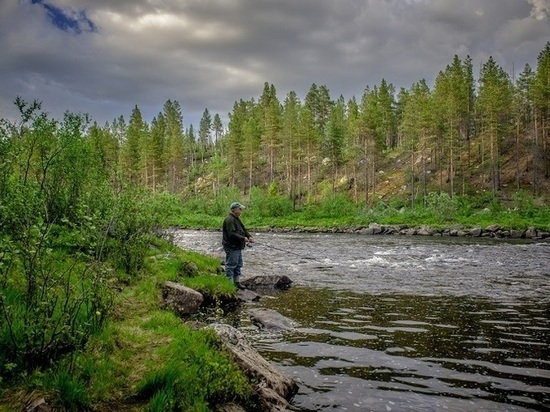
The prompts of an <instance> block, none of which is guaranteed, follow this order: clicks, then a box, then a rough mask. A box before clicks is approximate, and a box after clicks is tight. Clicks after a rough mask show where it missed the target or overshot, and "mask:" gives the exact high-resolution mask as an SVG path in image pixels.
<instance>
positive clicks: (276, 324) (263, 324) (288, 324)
mask: <svg viewBox="0 0 550 412" xmlns="http://www.w3.org/2000/svg"><path fill="white" fill-rule="evenodd" d="M246 313H248V315H249V316H250V320H251V321H252V323H253V324H255V325H257V326H259V327H260V328H264V329H267V330H271V331H277V332H282V331H288V330H292V329H294V327H295V323H294V321H292V320H291V319H289V318H287V317H286V316H283V315H281V314H280V313H279V312H277V311H276V310H273V309H267V308H255V309H249V310H248V311H247V312H246Z"/></svg>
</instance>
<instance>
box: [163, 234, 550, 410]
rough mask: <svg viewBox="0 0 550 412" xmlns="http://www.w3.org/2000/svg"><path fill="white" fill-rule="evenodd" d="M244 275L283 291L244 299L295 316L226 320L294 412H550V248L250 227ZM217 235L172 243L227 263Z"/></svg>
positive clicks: (521, 242) (239, 314)
mask: <svg viewBox="0 0 550 412" xmlns="http://www.w3.org/2000/svg"><path fill="white" fill-rule="evenodd" d="M254 237H255V239H256V243H255V244H254V246H253V247H251V248H247V249H246V250H245V251H244V262H245V266H244V269H243V278H246V277H249V276H255V275H262V274H279V275H286V276H288V277H289V278H290V279H292V281H293V284H292V286H291V288H290V289H288V290H286V291H284V292H280V293H277V294H276V295H275V296H269V297H265V298H263V299H261V300H260V302H258V303H255V304H250V305H253V306H255V307H266V308H270V309H275V310H277V311H278V312H279V313H281V314H283V315H284V316H287V317H288V318H290V319H292V320H293V321H294V322H295V323H296V325H297V327H296V329H295V330H293V331H292V332H286V333H269V332H266V331H263V330H259V329H258V328H257V327H256V326H254V325H253V324H252V323H251V322H250V320H249V319H248V317H247V316H246V309H247V306H246V305H245V306H244V307H243V308H241V310H240V311H238V312H237V313H236V314H235V316H236V320H233V321H232V322H233V323H234V324H235V325H236V326H238V327H239V328H240V330H241V331H243V332H244V333H245V334H246V335H247V336H248V337H249V339H250V342H251V344H252V345H253V346H254V347H255V348H256V349H257V350H258V351H259V352H260V353H261V354H262V356H264V357H265V358H266V359H268V360H269V361H270V362H272V363H273V364H274V365H275V366H276V367H277V368H278V369H280V370H281V371H282V372H283V373H285V374H286V375H288V376H292V377H293V378H294V379H295V380H296V381H297V383H298V385H299V388H300V389H299V392H298V393H297V394H296V396H295V397H294V398H293V399H292V402H291V403H292V405H293V407H294V408H296V410H299V411H385V412H388V411H457V412H458V411H533V410H539V411H541V410H549V409H550V243H549V242H548V241H536V240H535V241H531V240H514V241H512V240H502V239H498V240H497V239H489V238H456V237H453V238H451V237H424V236H422V237H420V236H398V235H392V236H384V235H378V236H369V235H360V234H326V233H320V234H311V233H271V232H270V233H254ZM220 238H221V234H220V232H215V231H193V230H177V231H175V232H174V240H175V243H176V244H178V245H179V246H181V247H183V248H186V249H190V250H195V251H198V252H202V253H205V254H210V255H213V256H219V257H222V256H223V251H222V249H221V246H220Z"/></svg>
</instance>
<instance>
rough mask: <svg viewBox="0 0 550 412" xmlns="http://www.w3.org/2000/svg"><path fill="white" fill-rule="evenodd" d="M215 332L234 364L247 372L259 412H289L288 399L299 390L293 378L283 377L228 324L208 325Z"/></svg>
mask: <svg viewBox="0 0 550 412" xmlns="http://www.w3.org/2000/svg"><path fill="white" fill-rule="evenodd" d="M207 328H211V329H213V330H214V331H215V332H216V334H217V335H218V337H219V339H220V340H221V341H222V342H223V344H224V346H225V347H226V348H227V349H228V350H229V352H230V353H231V356H232V358H233V360H234V361H235V363H236V364H237V365H239V367H240V368H241V369H242V370H243V371H244V372H245V374H246V375H247V376H248V377H249V379H250V381H251V383H252V384H253V388H254V391H255V393H256V395H257V397H258V410H261V411H265V412H281V411H288V410H289V409H290V404H289V400H290V399H291V398H292V396H294V395H295V394H296V392H297V391H298V385H297V384H296V382H294V380H293V379H291V378H289V377H287V376H285V375H283V374H282V373H281V372H279V371H278V370H277V369H276V368H275V367H274V366H273V365H271V364H270V363H269V362H268V361H267V360H266V359H264V358H263V357H262V356H261V355H260V354H259V353H258V352H257V351H256V349H254V348H253V347H252V346H251V345H250V344H249V343H248V342H247V340H246V338H245V336H244V335H243V334H242V333H241V332H239V331H238V330H237V329H235V328H234V327H232V326H230V325H226V324H220V323H217V324H213V325H209V326H207Z"/></svg>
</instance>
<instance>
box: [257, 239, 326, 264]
mask: <svg viewBox="0 0 550 412" xmlns="http://www.w3.org/2000/svg"><path fill="white" fill-rule="evenodd" d="M251 243H255V244H256V245H259V246H265V247H267V248H270V249H275V250H278V251H279V252H284V253H288V254H290V255H294V256H298V257H299V258H302V259H310V260H315V258H313V257H311V256H304V255H300V254H298V253H295V252H292V251H290V250H286V249H281V248H279V247H276V246H272V245H268V244H267V243H260V242H256V241H254V242H251ZM251 243H247V246H248V247H252V244H251Z"/></svg>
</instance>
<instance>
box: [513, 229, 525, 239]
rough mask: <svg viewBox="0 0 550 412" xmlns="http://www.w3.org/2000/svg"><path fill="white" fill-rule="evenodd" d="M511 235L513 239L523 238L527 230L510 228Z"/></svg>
mask: <svg viewBox="0 0 550 412" xmlns="http://www.w3.org/2000/svg"><path fill="white" fill-rule="evenodd" d="M510 237H511V238H513V239H521V238H522V237H525V230H510Z"/></svg>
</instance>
